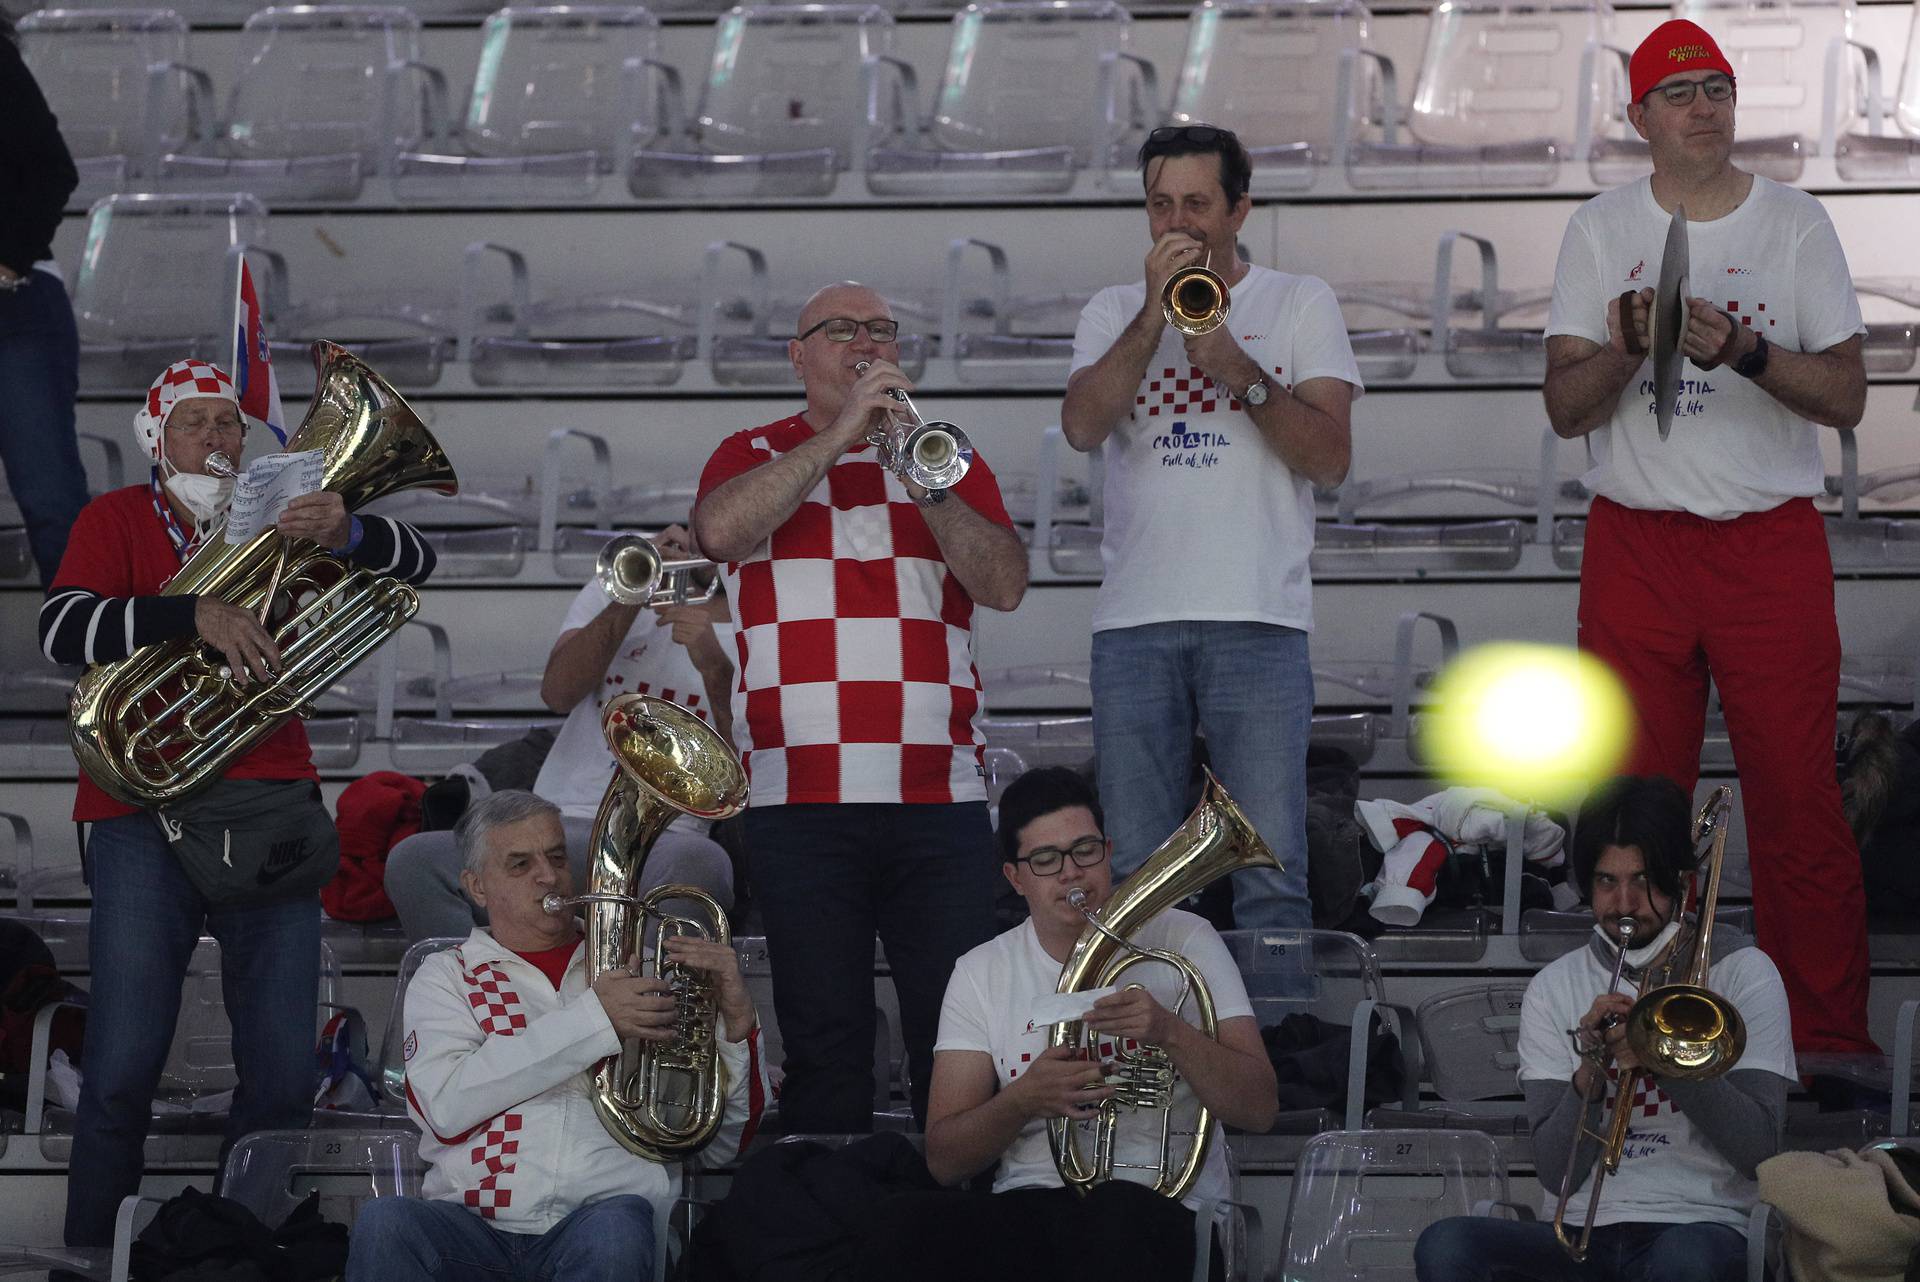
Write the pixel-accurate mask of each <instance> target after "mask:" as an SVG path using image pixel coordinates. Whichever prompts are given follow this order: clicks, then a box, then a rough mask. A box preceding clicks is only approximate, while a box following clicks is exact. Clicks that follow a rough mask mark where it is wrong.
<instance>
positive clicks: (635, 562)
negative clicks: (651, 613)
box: [593, 534, 720, 608]
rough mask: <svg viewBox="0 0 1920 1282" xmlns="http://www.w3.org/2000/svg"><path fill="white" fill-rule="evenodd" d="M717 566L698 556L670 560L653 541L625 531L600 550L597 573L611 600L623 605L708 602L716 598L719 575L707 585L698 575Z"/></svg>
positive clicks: (595, 564) (603, 588) (713, 577)
mask: <svg viewBox="0 0 1920 1282" xmlns="http://www.w3.org/2000/svg"><path fill="white" fill-rule="evenodd" d="M713 568H714V564H713V562H711V561H703V560H701V559H700V558H698V557H688V558H686V559H685V560H680V561H669V560H667V559H666V558H664V557H662V556H661V555H660V549H659V548H657V547H655V546H654V545H653V540H651V539H648V538H643V537H641V536H640V535H638V534H622V535H620V536H619V537H617V538H613V539H609V540H608V541H607V545H606V546H605V547H603V548H601V549H600V555H599V556H598V557H596V558H595V559H594V563H593V576H594V578H595V579H597V580H598V581H599V583H600V590H601V591H602V592H605V593H606V594H607V597H608V599H609V600H612V601H616V602H618V603H619V604H621V605H640V606H647V607H649V608H651V607H654V606H663V605H705V604H706V603H707V602H709V601H711V600H713V594H714V591H715V590H716V587H717V585H718V584H719V582H720V580H719V577H718V576H717V575H714V576H711V577H709V578H708V579H707V581H706V583H705V584H704V585H703V584H700V583H697V582H696V581H695V579H694V576H695V575H696V574H698V573H700V572H701V571H702V570H712V569H713Z"/></svg>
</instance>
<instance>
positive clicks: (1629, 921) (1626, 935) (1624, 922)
mask: <svg viewBox="0 0 1920 1282" xmlns="http://www.w3.org/2000/svg"><path fill="white" fill-rule="evenodd" d="M1613 926H1614V929H1615V930H1618V931H1619V932H1620V946H1621V947H1622V948H1625V947H1628V946H1629V945H1631V944H1632V943H1633V932H1634V931H1636V930H1638V929H1639V927H1637V926H1635V925H1634V924H1633V918H1631V917H1621V918H1619V919H1617V920H1616V921H1615V922H1614V923H1613Z"/></svg>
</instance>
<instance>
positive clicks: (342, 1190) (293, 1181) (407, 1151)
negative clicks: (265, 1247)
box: [220, 1129, 426, 1225]
mask: <svg viewBox="0 0 1920 1282" xmlns="http://www.w3.org/2000/svg"><path fill="white" fill-rule="evenodd" d="M425 1173H426V1167H425V1165H424V1164H423V1163H422V1162H421V1161H420V1143H419V1135H418V1133H417V1132H415V1131H411V1130H398V1129H396V1130H382V1131H346V1130H326V1131H255V1132H254V1133H253V1134H251V1135H249V1136H247V1137H246V1138H244V1139H242V1140H241V1141H240V1142H239V1143H237V1144H235V1145H234V1146H233V1151H232V1152H230V1153H228V1154H227V1165H226V1171H225V1173H224V1174H223V1175H222V1177H221V1181H220V1192H221V1194H222V1196H225V1197H230V1198H232V1199H233V1200H234V1201H236V1202H238V1203H240V1204H241V1205H242V1206H244V1207H246V1208H247V1209H248V1210H250V1211H252V1212H253V1213H254V1214H255V1215H257V1216H258V1217H260V1222H261V1223H263V1224H267V1225H278V1224H280V1223H281V1222H282V1221H283V1220H285V1219H286V1218H287V1216H288V1215H289V1214H291V1213H292V1212H293V1211H294V1210H295V1208H297V1207H298V1206H299V1205H300V1204H301V1203H302V1202H303V1201H305V1200H306V1198H307V1195H308V1194H310V1193H315V1192H317V1193H319V1194H320V1206H319V1210H320V1215H321V1218H322V1219H325V1220H327V1221H328V1222H330V1223H334V1224H349V1225H350V1224H352V1223H353V1216H354V1213H355V1212H356V1211H358V1210H359V1208H360V1204H361V1203H362V1202H364V1201H366V1200H367V1199H368V1198H370V1197H418V1196H420V1177H421V1176H422V1175H424V1174H425Z"/></svg>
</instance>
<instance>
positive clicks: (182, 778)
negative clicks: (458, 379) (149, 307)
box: [67, 341, 459, 806]
mask: <svg viewBox="0 0 1920 1282" xmlns="http://www.w3.org/2000/svg"><path fill="white" fill-rule="evenodd" d="M313 363H314V368H315V370H316V372H317V375H318V377H317V379H316V383H315V387H314V394H313V405H312V406H311V407H310V408H309V409H308V410H307V416H306V419H305V420H304V421H303V422H302V423H301V424H300V428H299V430H298V431H297V432H295V433H294V435H293V438H292V439H291V440H289V441H288V442H287V444H286V449H287V450H288V451H289V452H297V451H301V450H320V451H322V452H323V454H324V455H325V459H324V462H323V464H322V471H321V481H320V486H321V488H322V489H325V490H331V491H333V492H334V493H337V494H339V495H340V496H341V497H342V498H343V499H345V500H346V505H347V510H348V511H349V512H354V511H358V510H359V509H361V508H364V507H365V506H366V505H367V504H369V503H372V502H373V501H374V500H376V499H380V498H384V497H386V496H387V495H389V494H395V493H398V492H399V491H401V490H410V489H417V488H421V487H425V488H428V489H433V490H437V491H439V492H440V493H442V494H452V493H455V492H456V491H457V489H458V486H459V481H458V478H456V477H455V476H454V473H453V467H452V465H451V464H450V463H448V461H447V455H446V451H444V450H442V449H441V448H440V444H439V442H438V441H435V440H434V439H433V434H432V433H431V432H429V431H428V430H427V429H426V426H425V424H423V423H421V421H420V419H419V417H418V416H417V415H415V414H414V412H413V411H412V410H411V409H409V408H408V407H407V403H406V402H405V401H404V400H402V399H401V398H400V395H399V393H397V392H395V391H394V390H393V389H392V388H391V387H389V386H388V385H387V383H386V381H385V380H383V379H382V378H381V377H380V376H379V375H378V374H376V373H375V372H374V371H373V369H372V368H371V367H370V366H368V365H367V364H366V363H365V362H364V361H362V360H361V359H360V358H359V357H357V356H355V355H353V353H351V352H349V351H347V349H346V348H344V347H339V346H336V345H335V344H333V343H329V342H325V341H322V342H317V343H315V344H314V345H313ZM161 594H162V595H163V596H185V595H200V596H215V597H218V598H220V599H221V600H223V601H225V602H227V603H228V604H230V605H237V606H241V607H243V608H245V609H247V610H250V611H252V612H253V613H254V614H255V615H256V616H258V617H259V618H260V619H261V620H262V622H263V624H264V626H265V627H266V629H267V631H268V632H269V633H271V634H272V635H273V639H274V643H275V645H277V646H278V647H279V650H280V658H281V669H280V671H279V672H277V673H276V674H274V676H273V678H272V679H271V680H270V681H265V682H256V683H254V684H252V685H242V684H240V683H238V682H236V681H233V680H230V679H229V674H228V673H227V672H226V670H225V668H224V665H223V664H222V662H221V660H220V658H219V656H218V655H217V654H214V653H212V652H210V651H209V650H208V649H207V648H206V647H204V646H203V645H202V643H201V641H200V639H199V638H198V637H182V638H179V639H177V640H174V641H168V642H164V643H161V644H158V645H150V646H144V647H142V648H141V649H140V650H138V651H136V652H135V653H134V654H132V655H130V656H129V657H127V658H125V659H120V660H117V661H115V662H112V663H104V664H97V665H95V666H93V667H91V668H89V669H87V671H86V672H85V673H84V674H83V675H82V676H81V678H80V680H79V682H78V683H76V684H75V686H74V688H73V693H72V695H71V696H70V697H69V703H68V709H69V714H70V715H69V720H68V727H67V730H68V736H69V738H70V739H71V740H72V742H73V753H74V756H76V757H78V758H79V760H80V765H81V768H82V769H84V770H85V771H86V772H87V774H88V775H89V776H91V777H92V779H93V781H94V782H95V783H97V784H99V785H100V787H101V788H102V789H103V790H105V791H106V792H107V793H108V794H109V795H111V796H112V797H113V798H114V799H115V800H117V801H121V802H124V803H125V804H127V805H130V806H162V805H167V804H169V803H172V802H177V801H180V800H183V799H184V798H187V797H190V796H192V795H193V794H194V793H196V792H198V791H200V790H201V789H203V788H205V787H207V786H208V785H209V784H211V783H213V782H214V781H215V780H216V779H218V778H219V777H220V776H221V775H222V774H224V773H225V772H226V769H227V767H228V766H229V765H231V764H232V763H233V762H234V760H235V759H237V758H239V757H240V756H242V755H244V754H245V753H246V752H248V751H249V750H250V749H252V748H253V747H254V745H256V744H258V743H259V742H260V741H261V740H262V739H265V738H266V737H267V736H268V735H270V734H272V733H273V732H274V731H275V730H277V729H278V728H279V727H280V725H281V724H282V723H283V722H284V721H286V719H287V718H288V717H291V716H295V715H304V713H305V711H306V708H307V704H308V703H309V702H310V701H311V700H312V699H313V698H314V697H315V696H317V695H318V694H320V693H321V692H322V691H323V690H325V689H326V688H327V687H328V686H330V685H332V684H333V683H334V682H335V681H338V680H339V679H340V678H341V677H342V676H344V675H345V674H346V673H347V672H348V671H350V670H351V669H352V668H353V667H354V665H356V664H358V663H359V662H360V661H361V660H362V659H364V658H366V657H367V656H368V655H369V654H371V653H373V651H375V650H376V649H378V648H379V647H380V645H381V643H382V642H384V641H385V640H386V639H387V638H388V637H389V636H392V635H393V634H394V633H395V632H397V631H398V630H399V629H400V628H401V627H402V626H403V625H404V624H405V623H406V621H407V620H408V619H410V618H412V617H413V615H414V612H415V611H416V610H418V609H419V608H420V598H419V597H418V596H417V595H416V594H415V592H414V590H413V589H412V588H411V587H409V586H408V585H406V584H404V583H402V582H400V581H399V580H397V579H393V578H388V577H384V576H381V575H376V574H374V573H373V572H371V571H369V570H366V569H363V568H360V567H357V566H354V565H350V564H349V563H347V562H346V561H343V560H341V559H340V558H339V557H336V556H334V555H332V554H331V553H330V552H328V551H327V550H326V549H325V548H322V547H320V546H319V545H318V544H315V543H312V542H310V541H308V540H305V539H289V538H287V537H286V536H284V535H282V534H281V533H280V531H278V530H276V529H266V530H262V531H261V532H260V533H259V534H256V535H255V536H254V537H253V538H252V539H250V540H249V541H248V542H246V543H244V544H241V545H239V546H237V547H236V546H230V545H228V544H227V543H226V542H225V541H223V540H222V539H220V538H219V537H217V536H216V537H214V538H212V539H210V540H209V541H208V542H206V543H204V544H202V545H201V547H200V549H199V550H198V551H196V552H195V553H194V554H193V555H192V556H191V557H189V558H188V559H187V563H186V564H185V565H183V566H181V567H180V572H179V573H178V574H176V575H175V576H174V577H173V580H172V582H170V583H168V584H167V586H166V587H165V588H164V589H162V593H161Z"/></svg>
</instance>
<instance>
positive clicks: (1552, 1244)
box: [1413, 1215, 1747, 1282]
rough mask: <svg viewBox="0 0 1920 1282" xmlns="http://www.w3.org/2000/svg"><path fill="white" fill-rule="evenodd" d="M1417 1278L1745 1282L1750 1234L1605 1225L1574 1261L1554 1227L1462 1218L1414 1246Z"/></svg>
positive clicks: (1705, 1227) (1433, 1229)
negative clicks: (1580, 1258)
mask: <svg viewBox="0 0 1920 1282" xmlns="http://www.w3.org/2000/svg"><path fill="white" fill-rule="evenodd" d="M1413 1267H1414V1274H1415V1276H1416V1277H1417V1278H1418V1279H1419V1282H1495V1279H1499V1280H1500V1282H1740V1279H1742V1278H1744V1277H1745V1276H1746V1274H1747V1235H1746V1234H1745V1233H1742V1232H1741V1231H1740V1230H1739V1229H1736V1228H1731V1227H1729V1226H1727V1225H1725V1224H1603V1225H1600V1226H1599V1227H1597V1228H1595V1229H1594V1231H1593V1240H1592V1241H1591V1242H1590V1243H1589V1244H1588V1250H1587V1258H1586V1260H1585V1261H1584V1262H1581V1263H1577V1264H1576V1263H1575V1262H1574V1261H1573V1260H1571V1259H1569V1258H1568V1256H1567V1253H1566V1252H1565V1251H1563V1250H1561V1248H1560V1244H1559V1243H1558V1242H1556V1241H1555V1240H1554V1237H1553V1225H1552V1224H1550V1223H1540V1222H1537V1221H1530V1220H1497V1219H1493V1218H1491V1217H1488V1216H1478V1215H1456V1216H1453V1217H1451V1218H1449V1219H1444V1220H1438V1221H1436V1222H1434V1223H1433V1224H1430V1225H1428V1226H1427V1231H1426V1232H1424V1233H1422V1234H1421V1235H1420V1240H1419V1242H1418V1243H1416V1244H1415V1245H1414V1249H1413Z"/></svg>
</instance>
